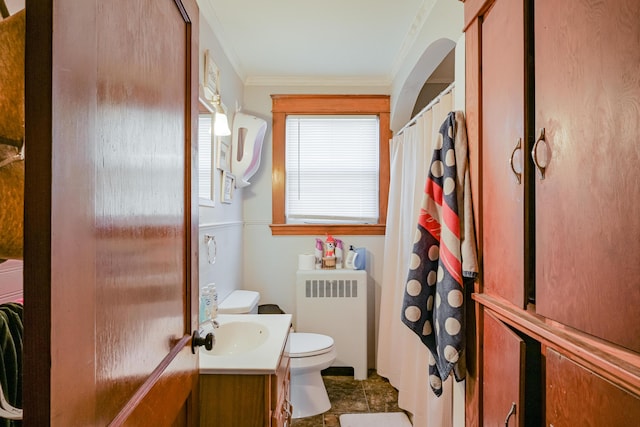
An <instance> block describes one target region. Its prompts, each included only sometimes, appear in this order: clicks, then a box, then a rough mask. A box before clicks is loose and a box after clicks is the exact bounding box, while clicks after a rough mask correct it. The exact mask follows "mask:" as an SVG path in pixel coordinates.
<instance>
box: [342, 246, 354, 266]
mask: <svg viewBox="0 0 640 427" xmlns="http://www.w3.org/2000/svg"><path fill="white" fill-rule="evenodd" d="M355 256H356V251H355V249H353V245H349V252H347V259H346V260H345V262H344V268H348V269H350V270H353V259H354V258H355Z"/></svg>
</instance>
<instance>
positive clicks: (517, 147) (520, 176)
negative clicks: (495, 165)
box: [509, 138, 522, 184]
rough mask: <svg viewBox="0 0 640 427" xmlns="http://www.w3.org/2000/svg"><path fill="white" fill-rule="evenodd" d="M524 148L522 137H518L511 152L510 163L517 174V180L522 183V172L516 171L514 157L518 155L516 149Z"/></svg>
mask: <svg viewBox="0 0 640 427" xmlns="http://www.w3.org/2000/svg"><path fill="white" fill-rule="evenodd" d="M520 149H522V138H518V140H517V141H516V146H515V147H514V148H513V151H512V152H511V157H509V165H511V171H512V172H513V174H514V175H515V176H516V182H517V183H518V184H520V182H521V181H522V174H521V173H520V172H517V171H516V168H515V167H514V166H513V157H514V156H515V155H516V151H518V150H520Z"/></svg>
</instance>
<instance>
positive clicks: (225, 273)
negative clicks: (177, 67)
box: [199, 14, 244, 299]
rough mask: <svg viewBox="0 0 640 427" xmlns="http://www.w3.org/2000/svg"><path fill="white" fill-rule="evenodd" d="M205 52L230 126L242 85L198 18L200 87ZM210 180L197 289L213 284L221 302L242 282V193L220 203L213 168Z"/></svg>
mask: <svg viewBox="0 0 640 427" xmlns="http://www.w3.org/2000/svg"><path fill="white" fill-rule="evenodd" d="M206 49H208V50H209V52H210V55H211V57H212V58H213V61H214V62H215V64H216V65H217V66H218V68H219V69H220V96H221V99H222V103H223V105H224V106H225V107H226V108H227V113H228V117H229V124H230V125H231V123H232V120H233V114H234V112H235V109H236V104H241V103H242V97H243V93H244V87H243V83H242V80H241V79H240V77H238V75H237V73H236V72H235V70H234V68H233V66H232V65H231V63H230V62H229V60H228V58H227V57H226V55H225V53H224V50H223V49H222V47H221V46H220V43H219V42H218V40H217V39H216V37H215V35H214V33H213V31H212V29H211V27H210V26H209V24H208V23H207V21H206V20H205V19H204V17H203V16H202V14H200V83H202V81H203V80H202V79H203V74H204V51H205V50H206ZM225 138H230V137H225ZM214 148H215V147H214ZM214 151H215V150H214ZM213 176H214V178H213V181H214V183H213V185H214V189H213V193H214V199H215V200H214V203H215V206H214V207H208V206H200V209H199V216H200V238H199V247H200V251H199V266H200V269H199V270H200V271H199V273H200V286H201V287H202V286H203V285H206V284H208V283H211V282H214V283H215V284H216V288H217V290H218V294H219V298H220V299H223V298H224V297H225V296H227V295H228V294H229V293H230V292H231V291H232V290H233V289H238V288H240V285H241V282H242V256H243V255H242V230H243V226H242V190H236V191H235V193H234V198H233V200H232V203H231V204H225V203H221V202H220V177H221V172H220V171H219V170H218V169H215V168H214V171H213ZM205 234H208V235H211V236H214V237H215V241H216V244H217V245H216V246H217V251H216V254H215V263H213V264H211V263H209V262H208V259H207V247H206V246H205V244H204V236H205ZM211 249H213V247H212V248H211Z"/></svg>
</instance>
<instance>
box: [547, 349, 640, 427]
mask: <svg viewBox="0 0 640 427" xmlns="http://www.w3.org/2000/svg"><path fill="white" fill-rule="evenodd" d="M545 359H546V366H547V375H546V395H547V408H546V425H548V426H553V427H565V426H566V427H571V426H621V427H622V426H632V425H638V422H639V420H640V398H639V397H638V396H637V395H633V394H632V393H629V392H627V391H624V390H622V389H620V388H619V387H618V386H616V385H614V384H612V383H610V382H609V381H607V380H605V379H603V378H602V377H600V376H599V375H598V374H596V373H595V372H593V371H591V370H589V369H586V368H584V367H582V366H580V365H578V364H577V363H575V362H573V361H572V360H570V359H568V358H566V357H563V356H562V355H560V354H559V353H558V352H557V351H555V350H553V349H547V350H546V357H545Z"/></svg>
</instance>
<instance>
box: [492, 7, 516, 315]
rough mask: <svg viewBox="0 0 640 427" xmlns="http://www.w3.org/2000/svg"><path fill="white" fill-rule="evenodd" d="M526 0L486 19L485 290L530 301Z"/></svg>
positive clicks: (512, 299)
mask: <svg viewBox="0 0 640 427" xmlns="http://www.w3.org/2000/svg"><path fill="white" fill-rule="evenodd" d="M524 47H525V44H524V2H523V1H504V0H498V1H497V2H495V3H494V5H493V7H492V8H491V9H489V10H488V11H487V13H486V14H485V15H484V18H483V23H482V53H481V55H482V263H483V275H482V277H483V289H484V291H485V292H487V293H490V294H492V295H496V296H499V297H501V298H504V299H506V300H507V301H510V302H511V303H512V304H514V305H516V306H518V307H524V305H525V252H524V248H525V231H524V230H525V224H524V211H525V208H526V206H525V185H524V182H522V183H518V182H517V181H516V178H515V176H514V173H513V172H512V170H511V168H510V166H509V160H510V158H511V156H512V152H513V151H514V149H515V146H516V142H517V141H518V140H521V143H522V144H523V146H522V147H523V148H522V149H520V150H518V151H516V152H515V155H514V167H515V168H516V170H517V171H519V172H522V171H523V170H524V168H525V167H526V163H525V160H526V157H525V152H524V147H525V145H524V144H525V141H526V139H525V136H526V135H525V128H524V125H525V124H524V119H525V116H524V114H525V111H524V105H525V81H524V79H525V67H524V63H525V53H524Z"/></svg>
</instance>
